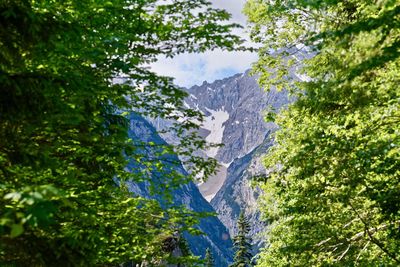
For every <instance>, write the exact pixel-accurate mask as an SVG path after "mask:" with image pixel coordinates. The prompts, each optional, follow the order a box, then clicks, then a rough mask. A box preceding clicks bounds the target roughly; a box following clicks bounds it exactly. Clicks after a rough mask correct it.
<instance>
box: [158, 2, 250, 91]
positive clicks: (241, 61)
mask: <svg viewBox="0 0 400 267" xmlns="http://www.w3.org/2000/svg"><path fill="white" fill-rule="evenodd" d="M211 2H212V3H213V5H214V6H215V7H218V8H224V9H226V10H227V11H228V12H230V13H231V14H232V22H236V23H240V24H242V25H243V26H245V24H246V17H245V16H244V15H243V14H242V13H241V10H242V8H243V5H244V3H245V0H212V1H211ZM236 34H238V35H240V36H242V37H243V38H245V39H248V35H247V33H246V32H245V31H238V32H236ZM256 59H257V56H256V54H254V53H250V52H227V51H221V50H216V51H210V52H206V53H201V54H181V55H179V56H177V57H175V58H173V59H170V58H168V59H166V58H160V59H159V61H158V62H156V63H154V64H153V65H152V69H153V70H154V71H156V72H157V73H159V74H161V75H166V76H171V77H173V78H175V83H176V84H178V85H180V86H184V87H190V86H193V85H196V84H197V85H200V84H202V83H203V81H208V82H212V81H214V80H217V79H222V78H225V77H228V76H231V75H233V74H236V73H240V72H244V71H245V70H247V69H249V68H250V67H251V63H252V62H254V61H256Z"/></svg>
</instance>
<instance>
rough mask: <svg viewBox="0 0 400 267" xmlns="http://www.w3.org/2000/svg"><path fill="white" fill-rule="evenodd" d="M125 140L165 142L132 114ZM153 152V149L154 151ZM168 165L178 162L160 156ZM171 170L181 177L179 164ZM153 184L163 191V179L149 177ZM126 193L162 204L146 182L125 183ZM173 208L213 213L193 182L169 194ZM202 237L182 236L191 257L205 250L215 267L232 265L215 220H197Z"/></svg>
mask: <svg viewBox="0 0 400 267" xmlns="http://www.w3.org/2000/svg"><path fill="white" fill-rule="evenodd" d="M129 136H130V138H131V139H132V140H133V141H134V142H135V141H139V142H147V143H148V142H153V143H154V144H156V145H163V144H165V141H164V140H163V139H162V138H161V137H160V136H159V135H158V134H157V132H156V130H155V128H154V127H153V126H152V125H151V124H150V123H149V122H148V121H146V120H145V119H144V118H142V117H140V116H138V115H136V114H134V113H132V114H131V115H130V127H129ZM155 149H157V148H155ZM141 152H142V151H141ZM146 153H148V155H149V156H154V155H156V154H157V151H151V150H149V149H147V150H146ZM163 156H164V157H168V158H166V159H167V160H168V161H169V162H179V159H178V158H177V157H176V156H173V155H163ZM128 168H129V169H131V170H138V169H140V168H141V166H140V165H138V164H137V163H134V162H131V163H130V164H129V165H128ZM169 168H170V169H171V170H174V171H178V172H180V173H182V174H185V173H186V172H185V170H184V169H183V167H182V166H181V165H180V164H174V165H170V166H168V165H167V166H166V169H167V170H168V169H169ZM152 179H153V182H154V183H155V184H156V185H157V187H158V188H157V189H158V190H163V188H164V186H165V182H164V181H163V179H160V180H158V179H159V178H158V177H157V175H152ZM127 186H128V188H129V190H130V191H131V192H132V193H133V194H136V195H140V196H143V197H147V198H153V199H158V200H160V202H161V203H162V201H161V199H160V198H159V197H158V196H157V194H155V195H154V194H152V193H151V189H150V184H149V183H146V182H141V183H137V182H128V183H127ZM173 200H174V204H175V205H177V206H180V205H184V206H186V207H187V208H189V209H190V210H193V211H197V212H215V211H214V209H213V208H212V206H211V205H210V204H209V203H208V202H207V201H206V200H205V199H204V198H203V196H202V195H201V194H200V192H199V189H198V188H197V186H196V185H195V184H194V183H193V182H189V183H187V184H184V185H181V186H180V187H179V188H178V189H175V190H174V192H173ZM198 229H200V230H201V231H202V232H203V233H204V235H201V236H193V235H190V234H188V233H184V237H185V239H186V240H187V241H188V243H189V246H190V248H191V251H192V252H193V254H194V255H198V256H204V255H205V251H206V249H207V248H210V249H211V250H212V253H213V255H214V258H215V260H216V266H221V267H225V266H228V263H230V262H232V241H231V239H230V236H229V233H228V230H227V229H226V227H225V226H224V225H223V224H222V223H221V222H220V221H219V219H218V218H217V217H213V216H210V217H207V218H203V219H201V220H200V224H199V225H198Z"/></svg>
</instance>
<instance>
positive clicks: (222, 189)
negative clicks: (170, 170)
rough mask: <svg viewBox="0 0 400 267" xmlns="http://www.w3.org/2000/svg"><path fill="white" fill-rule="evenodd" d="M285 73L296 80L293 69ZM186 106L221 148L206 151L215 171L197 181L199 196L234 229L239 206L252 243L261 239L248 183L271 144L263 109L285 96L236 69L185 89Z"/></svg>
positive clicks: (282, 101) (270, 128)
mask: <svg viewBox="0 0 400 267" xmlns="http://www.w3.org/2000/svg"><path fill="white" fill-rule="evenodd" d="M291 75H293V77H294V78H295V79H296V78H297V79H301V78H302V77H298V76H296V74H295V72H292V73H291ZM187 91H188V93H189V97H188V98H187V99H186V101H185V102H186V105H187V106H188V107H191V108H195V109H198V110H200V111H202V112H203V114H204V115H205V122H204V123H203V125H202V129H201V133H202V135H203V136H204V138H205V139H206V140H207V141H208V142H214V143H222V144H223V145H224V146H223V147H221V148H219V149H218V148H216V149H211V150H209V151H206V154H207V155H208V156H210V157H214V158H216V159H217V160H218V162H219V163H220V165H221V166H220V168H219V171H218V173H217V174H216V175H215V176H213V177H210V179H209V180H208V181H207V182H206V183H202V184H200V185H199V189H200V191H201V193H202V194H203V196H204V197H205V198H206V199H207V200H208V201H211V202H210V203H211V205H212V206H213V207H214V209H215V210H216V211H217V213H218V218H219V219H220V220H221V221H222V222H223V223H224V225H225V226H226V227H227V228H228V229H229V232H230V234H231V236H233V235H235V234H236V233H237V231H236V220H237V218H238V216H239V214H240V212H241V211H244V212H245V215H246V216H247V217H248V218H249V221H250V223H251V224H252V231H251V234H252V236H253V239H254V240H255V243H256V244H255V245H256V246H255V247H256V248H257V247H259V246H260V245H261V243H262V240H263V238H262V237H261V236H259V235H258V233H259V232H260V230H261V229H262V228H263V227H264V226H265V225H264V224H263V223H262V222H261V220H260V213H259V211H257V210H258V209H257V201H256V200H257V197H258V195H259V193H260V192H259V189H257V188H254V187H252V186H251V183H252V179H253V177H255V176H259V175H263V176H265V175H266V174H267V171H266V170H265V168H264V167H263V164H262V156H263V154H265V153H266V152H267V150H268V148H269V147H270V146H272V145H273V140H272V137H271V134H272V133H273V132H274V131H275V130H276V128H277V127H276V125H275V124H273V123H267V122H265V120H264V116H263V112H264V111H265V110H266V109H267V108H271V107H272V109H273V110H275V111H279V110H280V109H281V108H283V107H285V106H286V105H287V104H288V103H289V102H290V101H291V98H290V97H289V96H288V93H287V92H286V91H284V90H283V91H276V90H274V89H271V90H269V91H267V92H265V91H264V90H263V89H261V88H260V87H259V85H258V84H257V80H256V77H254V76H250V75H249V72H246V73H243V74H237V75H234V76H232V77H229V78H225V79H222V80H217V81H215V82H213V83H207V82H203V84H202V85H200V86H193V87H191V88H189V89H188V90H187Z"/></svg>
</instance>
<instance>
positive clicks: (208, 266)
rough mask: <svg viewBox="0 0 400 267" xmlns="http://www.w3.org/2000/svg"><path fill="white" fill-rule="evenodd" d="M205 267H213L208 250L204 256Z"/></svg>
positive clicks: (210, 253) (208, 249)
mask: <svg viewBox="0 0 400 267" xmlns="http://www.w3.org/2000/svg"><path fill="white" fill-rule="evenodd" d="M204 261H205V267H214V257H213V255H212V252H211V250H210V248H207V249H206V255H205V256H204Z"/></svg>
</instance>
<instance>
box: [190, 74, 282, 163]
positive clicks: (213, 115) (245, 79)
mask: <svg viewBox="0 0 400 267" xmlns="http://www.w3.org/2000/svg"><path fill="white" fill-rule="evenodd" d="M188 92H189V94H190V96H189V97H188V98H187V100H186V104H187V105H188V106H190V107H191V108H197V109H199V110H201V111H202V112H203V113H204V114H205V116H206V118H205V123H204V124H203V128H204V129H206V130H208V131H209V132H210V133H209V134H208V135H206V140H208V141H210V142H216V143H223V144H224V146H223V147H221V148H219V149H218V150H217V151H211V152H209V153H208V154H209V155H210V156H213V157H215V158H216V159H217V160H218V161H219V162H221V163H223V164H226V165H227V164H229V163H231V162H232V161H233V160H234V159H236V158H239V157H243V156H244V155H246V154H248V153H249V152H250V151H252V150H253V149H254V148H255V147H257V146H258V145H260V144H261V143H262V142H263V141H264V137H265V134H266V133H267V132H268V131H269V130H271V129H273V128H274V127H275V126H274V125H273V124H271V123H266V122H265V121H264V118H263V117H264V116H263V112H264V111H265V109H266V108H267V107H269V106H272V107H273V108H274V109H277V110H279V109H280V108H281V107H282V106H284V105H285V104H287V103H288V101H289V99H288V96H287V94H286V93H285V92H277V91H275V90H271V91H269V92H268V93H266V92H264V90H263V89H261V88H260V87H259V86H258V84H257V81H256V78H255V77H253V76H249V74H248V72H246V73H244V74H237V75H234V76H232V77H229V78H226V79H223V80H217V81H215V82H213V83H207V82H204V83H203V84H202V85H201V86H193V87H191V88H190V89H188Z"/></svg>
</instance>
